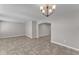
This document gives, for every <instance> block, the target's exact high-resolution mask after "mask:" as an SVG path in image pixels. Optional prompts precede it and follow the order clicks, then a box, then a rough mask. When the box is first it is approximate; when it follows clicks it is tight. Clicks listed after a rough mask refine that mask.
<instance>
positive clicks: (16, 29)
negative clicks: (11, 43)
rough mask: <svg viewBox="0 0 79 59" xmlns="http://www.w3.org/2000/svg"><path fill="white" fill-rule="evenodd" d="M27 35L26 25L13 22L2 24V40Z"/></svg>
mask: <svg viewBox="0 0 79 59" xmlns="http://www.w3.org/2000/svg"><path fill="white" fill-rule="evenodd" d="M23 35H25V24H23V23H13V22H0V38H6V37H15V36H23Z"/></svg>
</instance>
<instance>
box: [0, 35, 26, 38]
mask: <svg viewBox="0 0 79 59" xmlns="http://www.w3.org/2000/svg"><path fill="white" fill-rule="evenodd" d="M19 36H25V35H24V34H23V35H15V36H6V37H5V36H3V37H0V38H10V37H19Z"/></svg>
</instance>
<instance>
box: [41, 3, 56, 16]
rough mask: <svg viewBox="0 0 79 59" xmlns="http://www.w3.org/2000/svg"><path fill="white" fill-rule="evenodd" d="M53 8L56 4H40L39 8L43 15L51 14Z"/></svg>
mask: <svg viewBox="0 0 79 59" xmlns="http://www.w3.org/2000/svg"><path fill="white" fill-rule="evenodd" d="M55 9H56V5H53V4H43V5H42V6H40V10H41V12H42V14H43V15H45V16H46V17H48V16H50V15H51V14H53V12H54V11H55Z"/></svg>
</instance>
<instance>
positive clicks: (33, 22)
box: [32, 21, 37, 38]
mask: <svg viewBox="0 0 79 59" xmlns="http://www.w3.org/2000/svg"><path fill="white" fill-rule="evenodd" d="M32 38H37V22H36V21H32Z"/></svg>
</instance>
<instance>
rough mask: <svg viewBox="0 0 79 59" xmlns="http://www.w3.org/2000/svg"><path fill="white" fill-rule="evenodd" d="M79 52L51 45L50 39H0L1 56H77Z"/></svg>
mask: <svg viewBox="0 0 79 59" xmlns="http://www.w3.org/2000/svg"><path fill="white" fill-rule="evenodd" d="M77 54H79V52H77V51H74V50H71V49H68V48H65V47H63V46H59V45H56V44H54V43H50V37H42V38H39V39H30V38H28V37H25V36H22V37H13V38H4V39H1V38H0V55H77Z"/></svg>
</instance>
